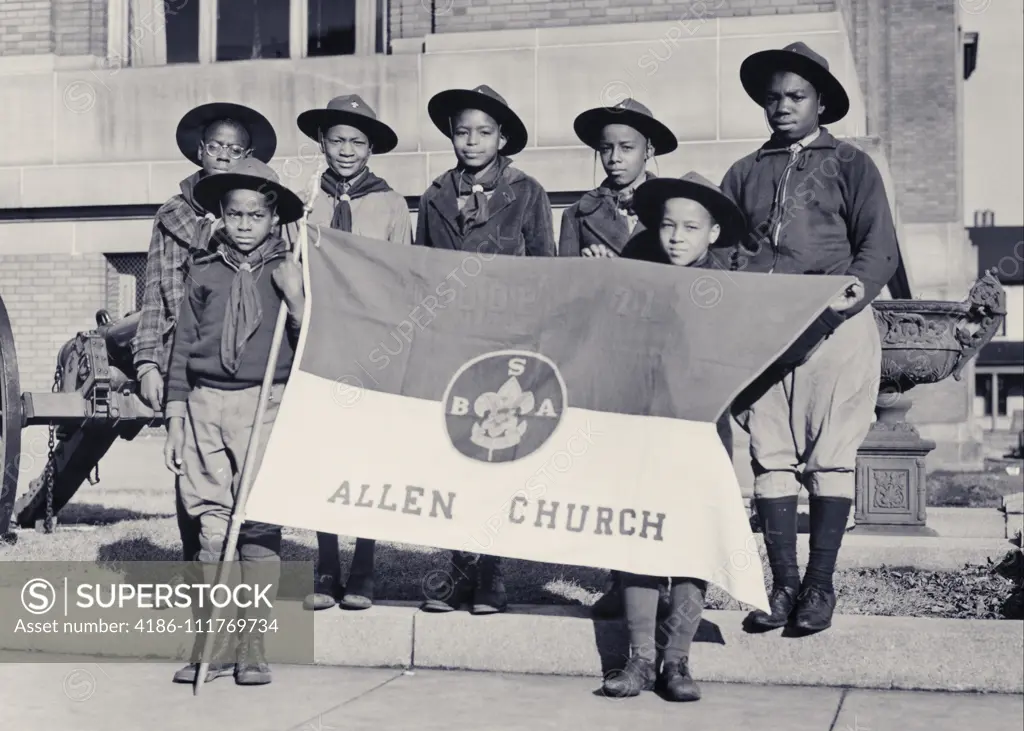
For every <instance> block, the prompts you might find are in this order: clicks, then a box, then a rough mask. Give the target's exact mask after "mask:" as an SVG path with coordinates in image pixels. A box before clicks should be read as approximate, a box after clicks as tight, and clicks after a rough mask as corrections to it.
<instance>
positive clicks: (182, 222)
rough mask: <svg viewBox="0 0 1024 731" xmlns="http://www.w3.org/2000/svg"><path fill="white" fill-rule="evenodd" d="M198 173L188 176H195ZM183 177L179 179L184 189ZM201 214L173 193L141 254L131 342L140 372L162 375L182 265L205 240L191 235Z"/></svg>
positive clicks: (167, 359)
mask: <svg viewBox="0 0 1024 731" xmlns="http://www.w3.org/2000/svg"><path fill="white" fill-rule="evenodd" d="M198 177H199V176H198V174H196V175H193V176H192V177H191V178H189V179H188V181H192V180H193V179H195V180H198ZM188 181H183V189H184V188H185V184H186V182H188ZM204 215H205V213H204V212H203V211H201V209H199V207H198V204H195V203H189V202H188V201H187V200H186V199H185V197H184V196H183V195H176V196H174V197H173V198H171V199H170V200H169V201H167V202H166V203H164V204H163V205H162V206H161V207H160V209H159V210H158V211H157V214H156V220H155V221H154V222H153V234H152V236H151V237H150V241H149V253H148V254H147V256H146V283H145V289H144V291H143V296H142V314H141V316H140V319H139V327H138V329H137V330H136V332H135V337H134V338H133V339H132V342H131V349H132V354H133V356H134V361H135V369H136V372H137V373H138V375H139V376H140V377H141V376H142V375H143V374H144V373H145V372H146V371H147V370H150V369H152V368H157V369H158V370H159V371H160V374H161V375H162V376H166V374H167V369H168V367H169V365H170V358H171V340H172V338H173V337H174V327H175V324H176V323H177V321H178V311H179V309H180V308H181V302H182V300H183V299H184V297H185V269H186V267H187V265H188V261H189V257H190V255H191V253H192V252H193V251H194V250H199V251H203V250H205V249H206V247H207V242H206V241H198V240H196V233H197V231H198V229H199V221H200V220H201V219H202V218H203V216H204Z"/></svg>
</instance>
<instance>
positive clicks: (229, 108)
mask: <svg viewBox="0 0 1024 731" xmlns="http://www.w3.org/2000/svg"><path fill="white" fill-rule="evenodd" d="M223 119H233V120H235V121H236V122H238V123H239V124H241V125H242V126H243V127H245V129H246V131H247V132H248V133H249V145H250V147H252V156H253V157H255V158H256V159H257V160H262V161H263V162H270V158H272V157H273V156H274V152H275V150H277V134H276V133H275V132H274V126H273V125H272V124H270V121H269V120H268V119H267V118H266V117H264V116H263V115H262V114H260V113H259V112H257V111H256V110H255V109H250V108H249V107H246V106H243V105H241V104H232V103H230V102H214V103H212V104H203V105H201V106H198V107H196V108H195V109H192V110H191V111H189V112H188V113H187V114H185V116H184V117H182V118H181V121H180V122H178V130H177V132H176V133H175V136H176V137H177V139H178V149H179V150H181V154H182V155H184V156H185V157H187V158H188V159H189V160H191V161H192V162H195V161H196V150H198V149H199V146H200V145H201V144H202V143H203V132H205V131H206V128H207V127H209V126H210V125H211V124H212V123H213V122H217V121H220V120H223Z"/></svg>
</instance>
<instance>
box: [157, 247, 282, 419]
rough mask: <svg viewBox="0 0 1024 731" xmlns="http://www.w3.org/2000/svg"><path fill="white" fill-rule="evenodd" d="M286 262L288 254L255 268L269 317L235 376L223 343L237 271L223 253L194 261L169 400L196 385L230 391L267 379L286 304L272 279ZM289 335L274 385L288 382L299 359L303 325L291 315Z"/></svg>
mask: <svg viewBox="0 0 1024 731" xmlns="http://www.w3.org/2000/svg"><path fill="white" fill-rule="evenodd" d="M284 261H285V255H284V254H281V255H278V256H276V257H275V258H272V259H269V260H267V261H266V262H265V263H264V265H263V266H262V268H261V269H258V270H256V271H254V272H253V277H254V278H255V280H256V288H257V290H258V291H259V294H260V304H261V305H262V310H263V317H262V319H261V321H260V325H259V328H258V329H257V330H256V332H255V334H254V335H253V336H252V337H251V338H250V339H249V341H248V342H247V343H246V345H245V349H244V350H243V352H242V358H241V363H240V364H239V367H238V371H237V372H236V373H234V374H231V373H229V372H228V371H227V370H225V368H224V365H223V364H222V363H221V357H220V343H221V336H222V333H223V330H224V318H225V315H226V313H227V306H228V298H229V294H230V292H231V282H232V280H233V279H234V276H235V270H234V269H232V268H231V267H230V266H228V264H227V263H226V262H225V261H224V260H223V259H222V258H220V256H219V255H217V254H207V255H205V256H201V257H199V258H197V259H196V260H195V261H194V262H193V263H192V264H191V266H190V268H189V272H188V288H187V293H186V295H185V301H184V302H183V303H182V307H181V314H180V316H179V320H178V326H177V332H176V333H175V336H174V346H173V348H172V350H171V366H170V371H169V373H168V378H167V380H168V383H167V401H168V403H170V402H172V401H186V400H187V399H188V395H189V393H190V392H191V390H192V388H193V387H195V386H209V387H211V388H219V389H223V390H229V391H230V390H240V389H243V388H250V387H252V386H259V385H260V384H261V383H263V374H264V372H265V371H266V367H267V359H268V358H269V357H270V346H271V341H272V340H273V336H274V326H275V325H276V324H277V314H278V312H279V310H280V307H281V295H280V294H279V293H278V291H277V288H276V287H275V286H274V283H273V278H272V277H273V273H274V270H276V269H277V267H279V266H280V265H281V264H282V263H283V262H284ZM287 334H288V337H286V338H284V340H283V341H282V343H281V350H280V354H279V357H278V361H277V369H276V370H275V372H274V383H283V382H284V381H287V380H288V374H289V373H290V372H291V368H292V361H293V359H294V357H295V345H296V343H297V342H298V326H297V325H296V324H295V323H294V322H293V321H292V318H290V317H289V318H288V333H287Z"/></svg>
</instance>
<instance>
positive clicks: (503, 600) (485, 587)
mask: <svg viewBox="0 0 1024 731" xmlns="http://www.w3.org/2000/svg"><path fill="white" fill-rule="evenodd" d="M507 609H508V595H507V594H506V593H505V576H504V572H503V571H502V567H501V559H500V558H499V557H497V556H481V557H480V561H479V563H478V566H477V579H476V587H475V589H474V591H473V608H472V609H471V610H470V612H471V613H472V614H497V613H498V612H504V611H505V610H507Z"/></svg>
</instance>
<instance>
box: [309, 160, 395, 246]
mask: <svg viewBox="0 0 1024 731" xmlns="http://www.w3.org/2000/svg"><path fill="white" fill-rule="evenodd" d="M320 189H321V190H323V191H324V192H325V193H326V194H327V195H329V196H331V198H333V199H334V216H333V217H332V218H331V228H333V229H337V230H338V231H348V232H349V233H351V232H352V206H350V205H349V201H351V200H354V199H356V198H362V197H363V196H364V195H367V194H369V193H381V192H385V191H388V190H391V186H390V185H388V184H387V182H386V181H385V180H384V179H383V178H378V177H377V176H376V175H374V174H373V173H371V172H370V171H369V169H367V168H363V169H362V170H361V171H360V172H359V173H358V174H356V176H355V177H353V178H351V179H349V180H342V179H341V176H340V175H338V174H337V173H336V172H334V171H333V170H331V169H330V168H328V169H327V170H326V172H324V174H323V175H322V176H321V177H320Z"/></svg>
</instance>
